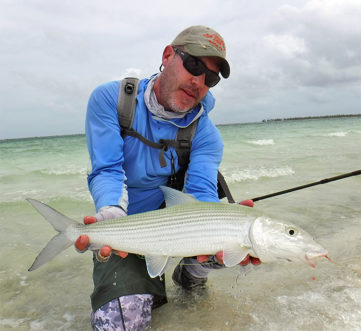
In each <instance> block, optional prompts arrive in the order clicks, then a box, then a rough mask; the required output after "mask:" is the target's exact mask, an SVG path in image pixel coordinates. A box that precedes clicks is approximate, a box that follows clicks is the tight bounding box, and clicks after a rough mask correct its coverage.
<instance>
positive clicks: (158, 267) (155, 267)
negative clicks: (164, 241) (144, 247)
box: [145, 255, 168, 278]
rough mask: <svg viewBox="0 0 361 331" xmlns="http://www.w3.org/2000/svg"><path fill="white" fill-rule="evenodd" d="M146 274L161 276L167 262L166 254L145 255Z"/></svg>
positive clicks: (152, 276)
mask: <svg viewBox="0 0 361 331" xmlns="http://www.w3.org/2000/svg"><path fill="white" fill-rule="evenodd" d="M145 262H146V264H147V270H148V274H149V276H150V277H151V278H155V277H157V276H161V275H162V274H163V273H164V271H165V268H166V267H167V264H168V256H164V255H146V256H145Z"/></svg>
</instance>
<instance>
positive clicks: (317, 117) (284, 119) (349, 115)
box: [262, 114, 361, 123]
mask: <svg viewBox="0 0 361 331" xmlns="http://www.w3.org/2000/svg"><path fill="white" fill-rule="evenodd" d="M340 117H361V114H347V115H341V114H340V115H324V116H304V117H288V118H272V119H265V120H262V123H266V122H278V121H298V120H318V119H325V118H340Z"/></svg>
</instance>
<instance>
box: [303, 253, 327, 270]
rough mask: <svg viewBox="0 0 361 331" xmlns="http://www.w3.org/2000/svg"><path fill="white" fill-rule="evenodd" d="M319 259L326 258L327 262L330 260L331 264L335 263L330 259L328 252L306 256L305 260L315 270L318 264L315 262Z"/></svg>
mask: <svg viewBox="0 0 361 331" xmlns="http://www.w3.org/2000/svg"><path fill="white" fill-rule="evenodd" d="M318 257H325V258H326V259H327V260H329V261H330V262H331V263H333V261H332V260H331V259H330V258H329V257H328V252H324V253H318V254H306V255H305V260H306V262H307V263H308V264H309V265H310V266H311V267H312V268H315V267H316V264H315V262H314V261H313V260H314V259H316V258H318Z"/></svg>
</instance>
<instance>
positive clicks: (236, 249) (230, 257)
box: [223, 243, 250, 267]
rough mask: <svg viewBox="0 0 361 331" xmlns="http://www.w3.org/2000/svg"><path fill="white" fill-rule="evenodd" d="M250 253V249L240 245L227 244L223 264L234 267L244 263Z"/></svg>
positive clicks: (224, 249)
mask: <svg viewBox="0 0 361 331" xmlns="http://www.w3.org/2000/svg"><path fill="white" fill-rule="evenodd" d="M249 251H250V250H249V248H247V247H244V246H243V247H242V246H240V245H239V243H227V244H225V245H224V246H223V263H224V264H225V266H226V267H233V266H235V265H237V264H239V263H240V262H241V261H243V259H244V258H245V257H246V256H247V254H248V253H249Z"/></svg>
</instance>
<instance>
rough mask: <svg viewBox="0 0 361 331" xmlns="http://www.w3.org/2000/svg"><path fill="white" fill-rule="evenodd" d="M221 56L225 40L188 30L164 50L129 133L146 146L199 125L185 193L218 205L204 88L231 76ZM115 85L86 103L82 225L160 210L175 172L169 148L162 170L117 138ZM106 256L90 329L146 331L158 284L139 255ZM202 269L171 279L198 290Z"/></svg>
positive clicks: (184, 267) (213, 135)
mask: <svg viewBox="0 0 361 331" xmlns="http://www.w3.org/2000/svg"><path fill="white" fill-rule="evenodd" d="M225 56H226V48H225V43H224V40H223V38H222V37H221V36H220V35H219V34H218V33H217V32H216V31H214V30H212V29H210V28H208V27H205V26H192V27H189V28H187V29H185V30H184V31H182V32H181V33H180V34H179V35H178V36H177V37H176V38H175V39H174V41H173V42H172V43H171V45H168V46H166V47H165V49H164V51H163V56H162V66H163V71H161V73H159V74H157V75H154V76H152V77H151V78H150V79H144V80H142V81H140V83H139V86H138V91H137V106H136V112H135V116H134V121H133V125H132V128H133V129H134V130H135V131H137V132H138V133H139V134H141V135H142V136H143V137H145V138H146V139H148V140H151V141H154V142H159V141H160V140H161V139H174V138H175V137H176V134H177V131H178V129H179V128H183V127H187V126H189V125H190V124H191V123H192V122H194V121H196V120H198V125H197V129H196V132H195V134H194V137H193V141H192V147H191V153H190V162H189V165H188V168H187V173H186V180H185V185H184V190H185V191H186V192H187V193H189V194H193V195H194V196H195V197H196V198H197V199H198V200H201V201H214V202H219V199H218V194H217V171H218V167H219V164H220V162H221V158H222V151H223V143H222V140H221V137H220V134H219V132H218V130H217V129H216V127H215V126H214V124H213V123H212V122H211V121H210V119H209V118H208V113H209V112H210V111H211V109H212V108H213V107H214V103H215V99H214V98H213V96H212V94H211V93H210V92H209V89H210V88H211V87H213V86H215V85H216V84H217V83H218V82H219V80H220V77H219V73H221V75H222V76H223V77H224V78H228V76H229V74H230V67H229V64H228V62H227V60H226V58H225ZM119 84H120V82H119V81H117V82H110V83H107V84H104V85H101V86H100V87H98V88H97V89H95V91H94V92H93V93H92V95H91V97H90V99H89V104H88V110H87V118H86V137H87V144H88V149H89V154H90V158H91V161H92V172H91V174H90V175H89V177H88V184H89V189H90V192H91V194H92V197H93V199H94V203H95V206H96V210H97V214H96V215H95V218H91V217H88V218H87V219H85V222H86V223H87V222H88V223H89V222H94V221H102V220H105V219H111V218H118V217H122V216H125V215H127V214H128V215H130V214H135V213H141V212H146V211H150V210H154V209H158V208H160V207H161V205H162V203H163V200H164V198H163V194H162V192H161V190H160V189H159V186H160V185H166V184H167V182H168V179H169V177H170V176H171V175H174V173H176V172H177V171H178V170H179V164H178V156H177V154H176V152H175V150H174V149H173V148H172V147H170V148H168V149H167V150H164V151H162V153H163V155H164V158H165V161H166V162H165V163H166V164H165V165H164V164H163V165H161V164H160V161H159V153H160V151H159V150H158V149H155V148H152V147H150V146H148V145H146V144H144V143H142V142H141V141H140V140H139V139H137V138H135V137H131V136H126V137H124V138H123V137H122V136H121V130H120V127H119V123H118V116H117V103H118V95H119V86H120V85H119ZM88 244H89V239H88V238H87V237H86V236H81V237H79V238H78V241H77V243H76V247H77V248H78V249H79V250H81V251H84V250H86V247H87V246H88ZM111 252H112V248H111V247H107V246H105V247H103V248H102V249H101V250H100V251H99V252H98V253H97V254H95V258H94V272H93V280H94V292H93V293H92V295H91V300H92V308H93V313H92V325H93V327H94V328H95V329H132V330H133V329H145V328H147V327H149V326H150V321H151V309H152V308H155V307H157V306H160V305H162V304H163V303H165V302H166V294H165V287H164V279H162V278H161V277H157V278H154V279H151V278H150V277H149V276H148V273H147V271H146V266H145V262H144V259H142V258H141V257H138V256H136V255H132V254H129V255H128V256H127V257H126V258H123V259H122V258H121V257H120V256H122V257H124V256H126V255H127V254H126V253H122V252H118V254H111ZM119 255H120V256H119ZM203 260H204V258H203ZM102 261H106V262H105V263H103V262H102ZM215 262H217V261H215ZM247 262H248V261H247ZM215 265H216V266H218V267H219V266H220V265H219V264H218V263H215ZM209 270H210V269H209V268H207V267H204V266H203V265H201V264H199V263H198V261H197V259H196V258H185V259H183V261H181V263H180V264H179V265H178V266H177V268H176V269H175V271H174V274H173V280H174V282H175V283H176V284H178V285H180V286H183V287H184V288H188V289H189V288H193V287H196V286H200V285H204V284H205V282H206V280H207V274H208V272H209Z"/></svg>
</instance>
